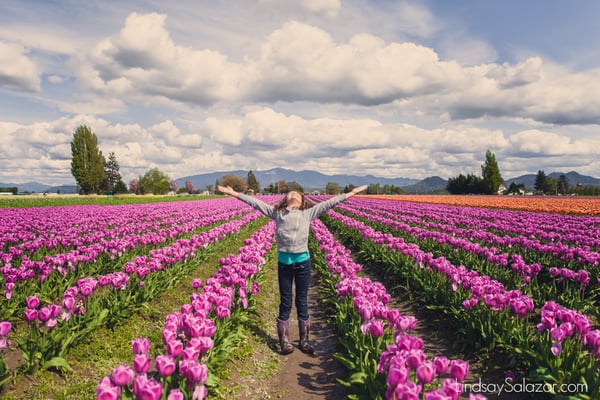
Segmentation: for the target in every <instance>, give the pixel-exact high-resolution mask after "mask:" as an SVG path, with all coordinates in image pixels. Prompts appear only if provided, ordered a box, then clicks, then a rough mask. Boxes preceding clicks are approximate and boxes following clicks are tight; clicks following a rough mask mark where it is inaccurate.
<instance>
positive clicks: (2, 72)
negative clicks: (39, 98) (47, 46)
mask: <svg viewBox="0 0 600 400" xmlns="http://www.w3.org/2000/svg"><path fill="white" fill-rule="evenodd" d="M27 53H28V51H27V50H26V49H25V48H24V47H23V46H21V45H19V44H16V43H9V42H6V41H4V40H0V88H5V89H9V90H23V91H26V92H38V91H39V90H40V71H39V68H38V66H37V64H36V63H35V62H34V61H33V60H31V59H30V58H29V57H28V56H27Z"/></svg>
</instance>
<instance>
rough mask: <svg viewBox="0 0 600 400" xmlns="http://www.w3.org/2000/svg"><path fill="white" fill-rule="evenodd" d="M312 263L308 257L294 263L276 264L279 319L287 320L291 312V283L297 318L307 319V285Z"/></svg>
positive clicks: (308, 284)
mask: <svg viewBox="0 0 600 400" xmlns="http://www.w3.org/2000/svg"><path fill="white" fill-rule="evenodd" d="M311 270H312V264H311V263H310V259H308V260H306V261H302V262H299V263H295V264H283V263H278V264H277V277H278V280H279V298H280V302H279V319H280V320H282V321H287V320H288V319H290V313H291V312H292V296H293V294H292V283H295V284H296V312H297V313H298V319H301V320H303V321H306V320H307V319H308V287H309V286H310V277H311Z"/></svg>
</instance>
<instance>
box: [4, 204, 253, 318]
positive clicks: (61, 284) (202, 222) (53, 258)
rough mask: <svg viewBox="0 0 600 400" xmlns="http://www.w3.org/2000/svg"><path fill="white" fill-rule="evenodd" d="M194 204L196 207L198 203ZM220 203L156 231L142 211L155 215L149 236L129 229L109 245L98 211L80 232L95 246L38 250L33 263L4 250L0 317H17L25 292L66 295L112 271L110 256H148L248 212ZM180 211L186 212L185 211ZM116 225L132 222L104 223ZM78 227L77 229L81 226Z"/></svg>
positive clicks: (78, 244)
mask: <svg viewBox="0 0 600 400" xmlns="http://www.w3.org/2000/svg"><path fill="white" fill-rule="evenodd" d="M194 203H195V205H196V207H198V203H197V202H194ZM167 204H169V205H171V207H169V208H168V209H167V208H164V206H163V207H155V209H160V210H162V212H163V213H168V212H171V210H172V209H173V207H172V205H173V203H167ZM211 204H212V206H211ZM224 204H227V203H218V202H217V201H212V202H207V205H208V207H205V209H204V207H198V208H200V209H203V211H196V212H194V214H191V215H193V217H192V219H191V220H190V221H188V222H185V223H182V221H181V216H180V217H179V218H178V219H170V220H168V222H171V223H173V225H172V226H170V227H165V226H164V225H162V223H163V222H167V221H162V222H160V224H161V225H160V226H163V227H162V228H161V229H158V226H154V224H155V223H156V221H157V218H156V217H155V214H154V212H155V209H146V210H147V211H152V215H153V216H154V217H153V218H152V219H151V221H150V224H149V227H148V230H149V232H147V233H143V234H142V233H140V232H143V231H144V225H137V227H136V228H135V229H134V230H132V231H128V234H126V235H117V236H115V237H113V238H111V239H110V240H106V239H105V237H107V236H109V235H111V234H112V233H111V232H112V231H114V230H118V226H117V227H114V228H113V229H108V228H106V226H107V225H106V221H104V222H103V224H104V225H101V221H102V219H101V218H102V216H104V215H105V212H100V211H98V212H97V216H96V218H99V219H95V220H91V221H90V222H89V223H88V225H86V228H85V230H86V231H87V232H88V235H89V236H90V237H93V238H94V240H96V241H97V242H96V243H93V244H88V245H86V244H85V241H86V240H87V239H85V237H84V238H79V239H78V240H79V242H76V241H72V242H70V244H69V247H73V248H71V249H70V250H68V251H67V252H66V253H60V252H57V250H56V249H45V248H38V249H36V250H40V251H39V252H38V253H36V254H35V258H38V259H39V260H38V261H35V260H31V259H30V256H31V257H33V256H34V255H33V254H30V255H27V254H25V252H24V250H23V249H22V248H19V246H11V247H9V248H8V250H7V251H8V252H7V253H3V263H4V266H2V267H0V278H2V279H1V280H0V283H1V282H4V286H5V287H4V296H5V297H6V298H7V300H8V302H7V307H5V308H3V311H2V313H1V314H0V318H10V317H11V313H15V312H17V308H18V307H17V306H15V304H22V302H23V301H24V297H23V295H24V294H26V293H28V292H32V291H35V292H40V294H42V293H44V292H48V291H49V292H48V293H47V294H46V295H47V296H49V297H54V296H56V295H57V294H58V292H59V291H60V290H65V288H66V287H68V286H70V285H72V284H74V283H75V281H76V280H77V279H79V278H81V277H82V276H85V275H89V274H97V275H100V274H103V273H106V272H109V271H110V270H112V269H114V268H115V266H116V265H118V263H119V262H118V261H115V256H119V257H123V258H124V257H126V256H128V255H129V256H130V254H131V253H126V252H133V251H135V250H136V249H138V251H139V252H144V251H147V250H144V249H147V248H148V247H151V246H156V245H159V244H166V243H169V242H170V241H172V240H174V239H176V238H177V237H183V235H190V234H193V232H194V231H198V230H199V229H200V228H203V227H207V226H210V225H212V224H215V223H216V222H219V221H223V220H227V219H230V218H233V217H235V216H237V215H239V214H240V213H242V212H243V210H244V209H247V208H240V209H237V210H227V209H226V208H224ZM90 207H91V206H90ZM188 207H189V205H188ZM105 208H110V207H105ZM71 209H77V208H75V207H71V208H70V209H69V210H71ZM185 209H188V208H187V207H186V208H184V210H185ZM21 210H23V212H27V211H30V209H19V211H21ZM94 210H95V208H94ZM132 211H133V209H132ZM88 212H91V211H88ZM123 212H125V210H123ZM138 213H139V211H137V212H135V213H134V216H135V217H139V218H140V219H144V218H142V217H141V216H140V214H138ZM27 215H29V214H27ZM86 215H87V214H86ZM43 216H45V214H41V215H40V220H41V221H44V218H42V217H43ZM120 221H121V222H123V223H129V222H133V220H131V219H130V218H125V217H123V216H113V217H112V219H111V220H109V221H108V222H109V224H115V225H116V224H119V223H120ZM30 224H31V225H33V224H34V222H33V221H31V222H30ZM80 225H81V226H82V225H83V223H81V224H80ZM35 226H36V228H35V229H36V230H42V228H43V227H44V226H45V225H44V224H43V223H39V225H35ZM93 227H96V228H98V229H99V231H98V233H99V235H95V234H89V230H90V229H92V228H93ZM70 236H72V235H71V234H67V235H65V236H60V235H58V233H56V234H54V235H53V237H54V238H56V239H57V240H59V239H62V238H66V237H70ZM40 242H41V243H44V242H45V241H44V240H40ZM5 246H7V244H5ZM40 253H42V254H40ZM102 257H104V258H102ZM15 262H17V263H20V265H18V266H17V265H15V266H13V264H15ZM16 287H19V290H16V291H15V288H16ZM13 297H14V299H13Z"/></svg>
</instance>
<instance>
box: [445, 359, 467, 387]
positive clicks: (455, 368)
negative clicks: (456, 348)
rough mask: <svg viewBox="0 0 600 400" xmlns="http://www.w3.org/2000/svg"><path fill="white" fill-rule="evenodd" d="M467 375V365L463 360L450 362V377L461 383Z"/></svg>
mask: <svg viewBox="0 0 600 400" xmlns="http://www.w3.org/2000/svg"><path fill="white" fill-rule="evenodd" d="M468 373H469V363H468V362H466V361H463V360H452V361H450V377H451V378H452V379H455V380H457V381H459V382H462V381H463V380H464V379H465V378H466V376H467V374H468Z"/></svg>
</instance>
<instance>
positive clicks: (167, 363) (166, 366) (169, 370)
mask: <svg viewBox="0 0 600 400" xmlns="http://www.w3.org/2000/svg"><path fill="white" fill-rule="evenodd" d="M175 368H176V363H175V359H174V358H173V357H172V356H170V355H168V354H161V355H159V356H157V357H156V369H157V371H158V373H159V374H160V376H170V375H172V374H173V372H175Z"/></svg>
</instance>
